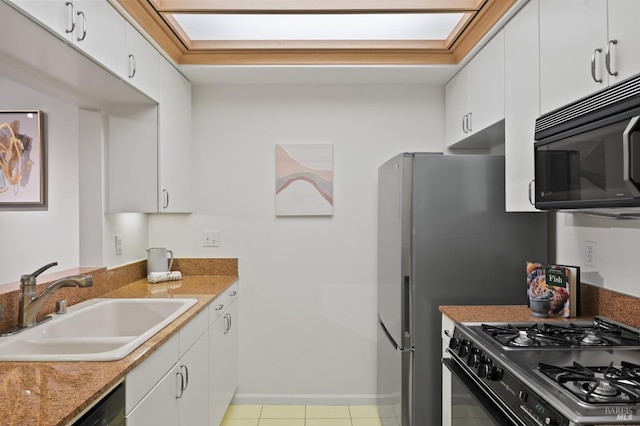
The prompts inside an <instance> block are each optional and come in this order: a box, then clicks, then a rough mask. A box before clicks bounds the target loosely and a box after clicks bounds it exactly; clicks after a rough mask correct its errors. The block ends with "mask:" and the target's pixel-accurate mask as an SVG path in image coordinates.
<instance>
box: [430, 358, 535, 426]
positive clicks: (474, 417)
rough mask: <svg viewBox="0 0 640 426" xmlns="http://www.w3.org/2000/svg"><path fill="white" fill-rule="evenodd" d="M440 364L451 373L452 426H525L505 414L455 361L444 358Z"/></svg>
mask: <svg viewBox="0 0 640 426" xmlns="http://www.w3.org/2000/svg"><path fill="white" fill-rule="evenodd" d="M442 363H443V364H444V365H445V366H446V367H447V368H448V369H449V371H451V425H452V426H467V425H470V424H481V425H486V426H489V425H495V426H508V425H515V426H526V424H525V423H522V422H520V421H519V420H518V419H515V418H513V416H509V415H507V414H505V412H504V411H502V409H501V408H500V406H499V403H498V402H496V401H494V400H493V399H492V396H491V395H489V394H487V393H486V392H485V391H484V390H483V389H481V388H480V387H479V386H478V385H477V384H476V383H474V381H473V380H472V379H471V378H470V377H469V376H468V375H467V373H466V372H465V371H464V370H463V369H462V368H461V367H460V366H458V365H457V364H456V363H455V361H453V360H451V359H447V358H445V359H443V360H442Z"/></svg>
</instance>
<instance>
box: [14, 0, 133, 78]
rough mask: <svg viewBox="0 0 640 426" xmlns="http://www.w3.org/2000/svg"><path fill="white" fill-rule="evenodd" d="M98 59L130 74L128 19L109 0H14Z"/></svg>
mask: <svg viewBox="0 0 640 426" xmlns="http://www.w3.org/2000/svg"><path fill="white" fill-rule="evenodd" d="M11 1H12V3H14V4H16V5H17V6H18V7H20V8H21V9H22V10H24V11H25V12H26V13H28V14H29V15H31V16H32V17H33V18H34V19H36V20H37V21H39V22H40V23H41V24H42V25H44V26H45V27H47V28H49V30H51V31H52V32H54V33H55V34H58V35H59V36H60V37H62V38H64V39H66V40H67V41H68V42H70V43H72V44H73V45H75V46H77V47H78V48H79V49H80V50H82V51H83V52H84V53H86V54H87V55H88V56H90V57H91V58H92V59H94V60H95V61H96V62H98V63H99V64H101V65H102V66H104V67H105V68H107V69H108V70H110V71H111V72H113V73H115V74H116V75H118V76H120V77H126V67H127V62H126V55H125V19H124V18H123V17H122V16H121V15H120V14H119V13H118V12H117V11H116V10H115V9H114V8H113V7H112V6H111V5H110V4H109V3H108V2H107V1H106V0H73V1H70V0H11Z"/></svg>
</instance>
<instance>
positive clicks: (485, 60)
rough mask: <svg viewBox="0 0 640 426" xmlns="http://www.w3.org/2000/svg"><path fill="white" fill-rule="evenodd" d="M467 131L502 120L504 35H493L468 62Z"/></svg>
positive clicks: (501, 33)
mask: <svg viewBox="0 0 640 426" xmlns="http://www.w3.org/2000/svg"><path fill="white" fill-rule="evenodd" d="M468 67H469V105H470V109H469V111H470V113H471V115H470V116H469V119H468V122H469V132H470V133H476V132H479V131H480V130H483V129H486V128H487V127H489V126H490V125H492V124H494V123H497V122H498V121H500V120H503V119H504V32H503V31H500V32H499V33H497V34H496V35H495V36H494V37H493V38H492V39H491V41H490V42H489V43H487V44H486V45H485V46H484V47H483V48H482V50H481V51H480V52H478V54H477V55H476V56H475V57H474V58H473V59H472V60H471V62H469V65H468Z"/></svg>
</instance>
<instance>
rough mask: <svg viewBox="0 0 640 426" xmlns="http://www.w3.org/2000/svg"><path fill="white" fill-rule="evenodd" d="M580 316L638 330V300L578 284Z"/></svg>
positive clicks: (639, 310) (639, 302)
mask: <svg viewBox="0 0 640 426" xmlns="http://www.w3.org/2000/svg"><path fill="white" fill-rule="evenodd" d="M580 308H581V312H580V316H582V317H593V316H602V317H606V318H610V319H612V320H614V321H618V322H621V323H624V324H627V325H630V326H632V327H635V328H640V298H637V297H634V296H629V295H626V294H622V293H617V292H615V291H612V290H607V289H604V288H600V287H596V286H593V285H590V284H585V283H581V284H580Z"/></svg>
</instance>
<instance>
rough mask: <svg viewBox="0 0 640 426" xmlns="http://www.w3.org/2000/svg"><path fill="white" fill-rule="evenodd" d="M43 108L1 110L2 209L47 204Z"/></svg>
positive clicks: (0, 176) (0, 198) (0, 202)
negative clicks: (41, 109)
mask: <svg viewBox="0 0 640 426" xmlns="http://www.w3.org/2000/svg"><path fill="white" fill-rule="evenodd" d="M43 124H44V113H43V112H42V111H38V110H33V111H0V209H2V210H14V209H16V210H21V209H25V208H26V209H29V208H35V209H40V208H45V207H46V192H47V191H46V187H47V185H46V158H45V141H44V131H43Z"/></svg>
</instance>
